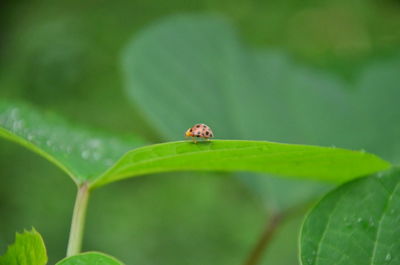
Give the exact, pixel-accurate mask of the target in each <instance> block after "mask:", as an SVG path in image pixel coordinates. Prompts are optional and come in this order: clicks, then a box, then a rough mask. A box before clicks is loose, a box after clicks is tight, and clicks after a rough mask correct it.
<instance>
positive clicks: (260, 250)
mask: <svg viewBox="0 0 400 265" xmlns="http://www.w3.org/2000/svg"><path fill="white" fill-rule="evenodd" d="M283 217H284V215H283V214H279V213H278V214H273V215H272V217H271V218H269V220H268V222H267V224H266V225H265V229H264V232H263V233H262V235H261V237H260V239H259V240H258V242H257V243H256V245H255V247H254V248H253V250H252V252H251V253H250V255H249V257H248V258H247V260H246V262H245V263H244V264H245V265H256V264H258V263H259V262H260V261H261V258H262V256H263V254H264V252H265V250H266V249H267V247H268V245H269V243H270V242H271V239H272V237H273V235H274V233H275V232H276V230H277V228H278V227H279V225H280V224H281V222H282V220H283Z"/></svg>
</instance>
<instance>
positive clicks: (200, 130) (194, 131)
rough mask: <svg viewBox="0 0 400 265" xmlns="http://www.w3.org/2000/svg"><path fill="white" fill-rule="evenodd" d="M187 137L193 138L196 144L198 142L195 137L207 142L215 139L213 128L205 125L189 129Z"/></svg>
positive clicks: (201, 124) (200, 124) (197, 125)
mask: <svg viewBox="0 0 400 265" xmlns="http://www.w3.org/2000/svg"><path fill="white" fill-rule="evenodd" d="M185 136H186V137H192V139H193V141H194V143H196V140H195V138H194V137H199V138H204V139H206V140H210V138H212V137H214V134H213V132H212V131H211V128H210V127H208V126H207V125H205V124H203V123H199V124H196V125H194V126H193V127H192V128H189V129H188V130H187V131H186V133H185Z"/></svg>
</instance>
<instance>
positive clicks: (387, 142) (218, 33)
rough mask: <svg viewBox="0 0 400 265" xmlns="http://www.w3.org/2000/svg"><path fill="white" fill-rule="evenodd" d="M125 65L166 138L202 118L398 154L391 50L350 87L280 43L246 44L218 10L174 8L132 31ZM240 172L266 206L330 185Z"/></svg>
mask: <svg viewBox="0 0 400 265" xmlns="http://www.w3.org/2000/svg"><path fill="white" fill-rule="evenodd" d="M122 65H123V71H124V77H125V87H126V92H127V94H128V95H129V97H130V99H131V100H132V102H133V103H134V104H135V105H137V106H139V107H140V108H141V109H142V110H143V112H144V113H145V114H146V115H147V118H148V119H149V120H150V121H151V122H152V124H153V126H154V128H155V129H156V130H158V131H159V132H160V134H161V136H162V137H164V138H165V139H168V140H176V139H178V138H179V137H180V135H181V134H182V133H183V132H184V131H185V130H186V129H187V128H188V127H190V126H192V125H193V124H195V123H199V122H202V123H206V124H207V125H209V126H211V128H213V130H214V133H215V135H216V136H217V137H218V138H221V139H254V140H270V141H277V142H286V143H303V144H312V145H328V146H332V145H334V146H340V147H345V148H351V149H366V150H368V151H370V152H377V153H378V154H379V155H381V156H383V157H384V158H386V159H390V160H394V161H396V160H397V161H400V160H399V157H400V147H399V146H400V142H399V140H398V139H400V126H399V125H398V122H397V120H398V119H400V111H398V108H396V107H395V106H396V104H394V102H393V101H395V100H396V99H397V98H399V97H400V90H398V89H397V86H398V85H397V84H398V83H399V82H400V75H398V71H397V69H399V68H400V60H399V58H397V57H394V58H393V59H392V61H391V62H388V63H382V64H374V65H371V66H368V67H366V68H365V69H361V71H359V72H360V78H359V79H360V80H357V81H356V82H355V84H354V86H355V88H354V89H353V88H352V85H353V84H350V83H347V82H345V81H344V80H342V79H341V78H339V77H338V76H335V75H333V74H331V73H328V72H325V71H321V70H318V69H313V68H310V67H306V66H304V65H301V64H299V63H297V62H295V61H294V60H291V59H290V58H289V57H288V56H287V55H285V54H284V53H282V52H280V51H276V50H264V51H260V50H254V49H248V47H246V46H244V45H243V44H242V43H240V42H239V41H238V37H237V34H236V32H235V30H234V28H233V27H232V25H231V24H230V23H229V22H227V21H226V20H225V19H223V18H221V17H218V16H206V15H180V16H173V17H169V18H166V19H164V20H162V21H160V22H159V23H154V24H152V25H151V26H149V27H148V28H147V29H145V30H143V31H142V32H140V34H137V35H136V36H135V38H134V39H133V40H132V41H131V42H130V43H129V44H128V45H127V47H126V49H125V50H124V52H123V54H122ZM351 90H355V91H351ZM376 124H379V126H376ZM386 128H389V129H386ZM396 153H397V155H396ZM240 175H241V179H243V180H245V182H246V183H248V184H249V186H250V187H251V188H252V189H253V191H255V192H256V193H258V194H260V195H261V196H262V197H264V198H265V199H266V200H267V203H268V206H269V207H270V208H271V207H275V208H287V207H290V206H291V205H293V204H296V203H301V202H304V201H306V200H308V199H310V198H312V197H313V196H315V195H316V194H317V193H320V192H321V191H325V190H326V188H327V187H326V186H322V185H317V184H316V183H305V182H304V181H302V182H297V183H296V182H288V181H285V180H271V179H265V176H259V175H255V174H251V175H249V174H240ZM288 190H290V192H289V193H290V196H287V193H288V192H287V191H288ZM266 191H267V192H266ZM272 204H273V205H275V206H273V205H272Z"/></svg>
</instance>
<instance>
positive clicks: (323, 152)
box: [0, 102, 390, 187]
mask: <svg viewBox="0 0 400 265" xmlns="http://www.w3.org/2000/svg"><path fill="white" fill-rule="evenodd" d="M0 124H1V126H2V128H0V136H3V137H6V138H7V139H10V140H12V141H15V142H17V143H20V144H22V145H23V146H26V147H27V148H29V149H32V150H33V151H35V152H37V153H39V154H41V155H43V156H44V157H46V158H47V159H49V160H50V161H52V162H54V163H55V164H56V165H58V166H59V167H61V168H62V169H64V170H65V171H66V172H67V173H69V174H70V175H71V176H72V177H73V178H74V179H75V180H76V181H77V182H78V183H79V182H82V181H89V183H90V185H91V187H93V186H100V185H104V184H105V183H109V182H113V181H116V180H119V179H123V178H127V177H133V176H138V175H144V174H150V173H160V172H168V171H187V170H201V171H252V172H265V173H273V174H278V175H284V176H293V177H298V178H308V179H319V180H326V181H338V182H340V181H344V180H348V179H351V178H354V177H357V176H361V175H364V174H369V173H373V172H376V171H379V170H383V169H386V168H388V167H389V166H390V165H389V163H387V162H386V161H383V160H381V159H380V158H378V157H376V156H374V155H371V154H367V153H365V152H355V151H349V150H343V149H338V148H330V147H328V148H326V147H318V146H302V145H289V144H279V143H269V142H261V141H228V140H226V141H222V140H213V141H209V142H201V143H198V144H194V143H192V142H191V141H186V142H170V143H165V144H157V145H150V146H146V147H142V148H137V149H133V150H131V151H129V152H128V153H127V154H125V155H124V156H123V157H122V158H121V159H120V160H118V162H116V163H115V164H114V165H113V166H112V167H110V166H111V165H110V164H107V163H114V161H115V160H116V159H117V158H118V157H119V156H121V155H122V154H123V152H125V151H127V150H129V149H128V148H130V149H131V148H132V146H133V145H134V144H135V143H137V142H135V141H134V140H122V139H121V138H118V137H116V136H109V135H106V134H100V133H97V132H94V131H90V130H85V129H82V128H79V127H75V126H72V125H69V124H68V123H67V122H65V121H63V120H61V119H60V118H59V117H56V116H54V115H49V114H43V113H40V112H38V111H36V110H35V109H34V108H32V107H30V106H28V105H23V104H13V105H11V104H8V103H4V102H2V103H1V104H0Z"/></svg>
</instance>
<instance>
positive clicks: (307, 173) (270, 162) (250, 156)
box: [94, 140, 390, 186]
mask: <svg viewBox="0 0 400 265" xmlns="http://www.w3.org/2000/svg"><path fill="white" fill-rule="evenodd" d="M389 166H390V164H389V163H388V162H386V161H384V160H381V159H380V158H378V157H376V156H375V155H372V154H368V153H365V152H357V151H350V150H345V149H339V148H332V147H319V146H306V145H290V144H281V143H271V142H262V141H243V140H242V141H235V140H213V141H209V142H206V141H205V142H200V143H197V144H194V143H192V142H191V141H189V142H188V141H186V142H170V143H164V144H156V145H150V146H145V147H142V148H137V149H135V150H132V151H130V152H128V153H127V154H126V155H124V156H123V157H122V158H121V160H119V161H118V162H117V163H116V164H115V165H114V166H113V167H112V168H111V169H110V170H109V171H107V172H106V173H105V174H104V175H103V176H101V177H100V178H98V179H97V180H96V181H95V182H94V186H98V185H103V184H106V183H109V182H113V181H116V180H119V179H124V178H128V177H133V176H138V175H144V174H151V173H160V172H169V171H188V170H202V171H254V172H264V173H272V174H276V175H282V176H291V177H295V178H305V179H316V180H322V181H331V182H342V181H346V180H349V179H352V178H354V177H358V176H363V175H366V174H369V173H374V172H377V171H380V170H385V169H387V168H389Z"/></svg>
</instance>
